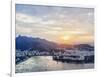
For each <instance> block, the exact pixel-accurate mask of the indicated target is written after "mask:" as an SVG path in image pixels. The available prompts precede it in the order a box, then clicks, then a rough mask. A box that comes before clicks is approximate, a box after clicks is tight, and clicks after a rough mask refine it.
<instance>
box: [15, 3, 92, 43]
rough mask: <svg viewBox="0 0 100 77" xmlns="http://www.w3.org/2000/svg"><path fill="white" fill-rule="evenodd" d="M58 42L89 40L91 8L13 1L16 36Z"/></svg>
mask: <svg viewBox="0 0 100 77" xmlns="http://www.w3.org/2000/svg"><path fill="white" fill-rule="evenodd" d="M17 35H25V36H31V37H39V38H42V39H46V40H49V41H53V42H56V43H60V44H78V43H93V41H94V9H93V8H77V7H76V8H75V7H58V6H39V5H24V4H16V36H17Z"/></svg>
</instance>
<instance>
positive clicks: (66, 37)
mask: <svg viewBox="0 0 100 77" xmlns="http://www.w3.org/2000/svg"><path fill="white" fill-rule="evenodd" d="M61 39H62V40H64V41H67V40H69V39H70V37H69V36H62V37H61Z"/></svg>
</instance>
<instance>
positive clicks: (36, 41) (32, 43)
mask: <svg viewBox="0 0 100 77" xmlns="http://www.w3.org/2000/svg"><path fill="white" fill-rule="evenodd" d="M55 48H66V49H73V48H76V49H78V50H87V51H93V50H94V47H93V46H91V45H89V44H77V45H67V44H61V45H60V44H57V43H54V42H51V41H48V40H45V39H41V38H33V37H27V36H21V35H19V36H18V37H16V49H17V50H21V51H24V50H29V51H31V50H36V49H37V50H46V49H47V50H48V49H55Z"/></svg>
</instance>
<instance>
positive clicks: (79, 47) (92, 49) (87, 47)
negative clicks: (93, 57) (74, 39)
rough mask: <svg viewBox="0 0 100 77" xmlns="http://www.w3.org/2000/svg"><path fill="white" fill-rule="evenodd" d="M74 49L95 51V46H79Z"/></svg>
mask: <svg viewBox="0 0 100 77" xmlns="http://www.w3.org/2000/svg"><path fill="white" fill-rule="evenodd" d="M74 48H77V49H78V50H86V51H94V46H92V45H89V44H78V45H75V46H74Z"/></svg>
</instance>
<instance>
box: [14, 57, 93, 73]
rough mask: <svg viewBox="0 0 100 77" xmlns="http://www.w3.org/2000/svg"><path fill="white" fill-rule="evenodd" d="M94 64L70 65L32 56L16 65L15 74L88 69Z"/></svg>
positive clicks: (49, 58)
mask: <svg viewBox="0 0 100 77" xmlns="http://www.w3.org/2000/svg"><path fill="white" fill-rule="evenodd" d="M93 67H94V64H93V63H92V64H72V63H71V64H70V63H62V62H57V61H54V60H52V57H51V56H34V57H31V58H29V59H28V60H26V61H24V62H21V63H19V64H17V65H16V70H15V72H16V73H24V72H39V71H56V70H71V69H89V68H93Z"/></svg>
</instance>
